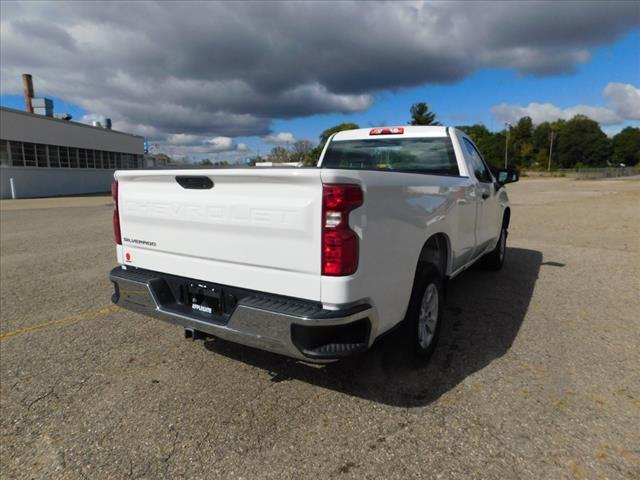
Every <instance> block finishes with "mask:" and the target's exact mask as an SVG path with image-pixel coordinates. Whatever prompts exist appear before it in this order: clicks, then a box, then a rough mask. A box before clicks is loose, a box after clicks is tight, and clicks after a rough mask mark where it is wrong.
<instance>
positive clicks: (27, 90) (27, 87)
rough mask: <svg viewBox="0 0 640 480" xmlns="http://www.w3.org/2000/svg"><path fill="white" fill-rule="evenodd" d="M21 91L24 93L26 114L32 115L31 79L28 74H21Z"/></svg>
mask: <svg viewBox="0 0 640 480" xmlns="http://www.w3.org/2000/svg"><path fill="white" fill-rule="evenodd" d="M22 90H23V92H24V103H25V105H26V107H27V112H29V113H33V105H31V99H32V98H33V79H32V78H31V75H30V74H28V73H23V74H22Z"/></svg>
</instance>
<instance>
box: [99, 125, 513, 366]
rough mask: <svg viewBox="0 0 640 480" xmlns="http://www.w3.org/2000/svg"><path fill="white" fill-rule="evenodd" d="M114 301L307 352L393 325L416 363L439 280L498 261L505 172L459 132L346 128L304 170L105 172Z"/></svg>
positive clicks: (431, 330)
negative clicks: (110, 202)
mask: <svg viewBox="0 0 640 480" xmlns="http://www.w3.org/2000/svg"><path fill="white" fill-rule="evenodd" d="M114 177H115V181H114V183H113V186H112V194H113V199H114V212H113V226H114V233H115V241H116V244H117V245H116V253H117V261H118V264H119V266H117V267H116V268H114V269H113V270H112V271H111V274H110V278H111V281H112V282H113V284H114V287H115V293H114V294H113V297H112V300H113V302H114V303H116V304H118V305H120V306H122V307H124V308H127V309H130V310H133V311H136V312H139V313H142V314H145V315H150V316H154V317H157V318H160V319H163V320H166V321H168V322H170V323H174V324H177V325H180V326H182V327H183V328H184V329H185V334H186V335H187V336H190V337H192V338H203V337H207V336H213V337H218V338H223V339H226V340H229V341H232V342H237V343H240V344H243V345H247V346H251V347H255V348H259V349H263V350H268V351H271V352H275V353H279V354H283V355H287V356H289V357H294V358H296V359H300V360H305V361H309V362H319V363H322V362H327V361H332V360H337V359H340V358H343V357H346V356H349V355H353V354H356V353H359V352H362V351H365V350H367V349H368V348H369V347H371V345H372V344H373V342H374V341H375V340H376V339H378V338H380V336H381V335H383V334H385V333H386V332H389V331H391V330H392V329H395V327H398V328H399V329H400V330H401V331H402V335H403V338H405V339H406V340H407V342H409V344H410V348H407V349H406V352H404V351H403V352H402V354H405V353H406V354H411V356H412V357H415V358H417V359H427V358H428V357H429V356H430V355H431V353H432V352H433V350H434V348H435V345H436V342H437V338H438V334H439V332H440V328H441V325H442V323H443V302H444V290H445V285H446V282H447V281H448V280H449V279H451V278H453V277H455V276H456V275H458V274H460V273H461V272H462V271H464V270H465V269H467V268H468V267H470V266H471V265H473V264H474V263H476V262H477V261H480V260H481V261H482V263H483V264H484V265H485V266H486V267H488V268H490V269H494V270H498V269H499V268H500V267H501V266H502V264H503V262H504V259H505V253H506V241H507V232H508V227H509V219H510V217H511V209H510V206H509V200H508V197H507V192H506V189H505V187H504V185H505V184H506V183H509V182H514V181H517V180H518V174H517V172H516V171H514V170H509V169H504V170H499V171H497V172H495V176H494V173H493V172H492V171H491V169H490V168H489V167H488V165H487V163H486V162H485V160H484V159H483V157H482V155H481V154H480V152H479V151H478V148H477V147H476V146H475V145H474V143H473V142H472V141H471V139H470V138H469V137H468V136H466V135H465V134H464V133H463V132H461V131H460V130H457V129H455V128H450V127H441V126H428V127H426V126H404V127H381V128H372V129H358V130H348V131H342V132H339V133H337V134H335V135H334V136H333V137H332V138H330V139H329V141H328V142H327V143H326V145H325V146H324V149H323V151H322V154H321V156H320V159H319V161H318V164H317V166H316V167H313V168H272V169H257V168H232V169H206V170H188V169H185V170H130V171H117V172H116V173H115V175H114Z"/></svg>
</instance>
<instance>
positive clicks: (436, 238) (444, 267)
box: [418, 232, 451, 278]
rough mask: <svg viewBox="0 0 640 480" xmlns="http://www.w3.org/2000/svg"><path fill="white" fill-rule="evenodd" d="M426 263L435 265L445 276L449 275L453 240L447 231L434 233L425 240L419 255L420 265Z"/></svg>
mask: <svg viewBox="0 0 640 480" xmlns="http://www.w3.org/2000/svg"><path fill="white" fill-rule="evenodd" d="M424 263H431V264H433V265H435V266H436V267H437V268H438V270H440V274H441V275H442V277H443V278H444V277H446V276H448V274H449V273H450V271H449V269H450V267H451V240H450V239H449V236H448V235H447V234H446V233H444V232H437V233H434V234H433V235H431V236H430V237H429V238H428V239H427V241H426V242H424V245H423V246H422V250H420V256H419V257H418V265H420V264H424Z"/></svg>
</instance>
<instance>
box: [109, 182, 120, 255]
mask: <svg viewBox="0 0 640 480" xmlns="http://www.w3.org/2000/svg"><path fill="white" fill-rule="evenodd" d="M111 197H112V198H113V237H114V239H115V241H116V243H117V244H118V245H122V236H121V235H120V213H119V211H118V182H117V181H114V182H113V183H112V184H111Z"/></svg>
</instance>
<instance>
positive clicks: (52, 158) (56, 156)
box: [49, 145, 60, 168]
mask: <svg viewBox="0 0 640 480" xmlns="http://www.w3.org/2000/svg"><path fill="white" fill-rule="evenodd" d="M49 166H51V167H52V168H59V167H60V152H59V150H58V146H57V145H49Z"/></svg>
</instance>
